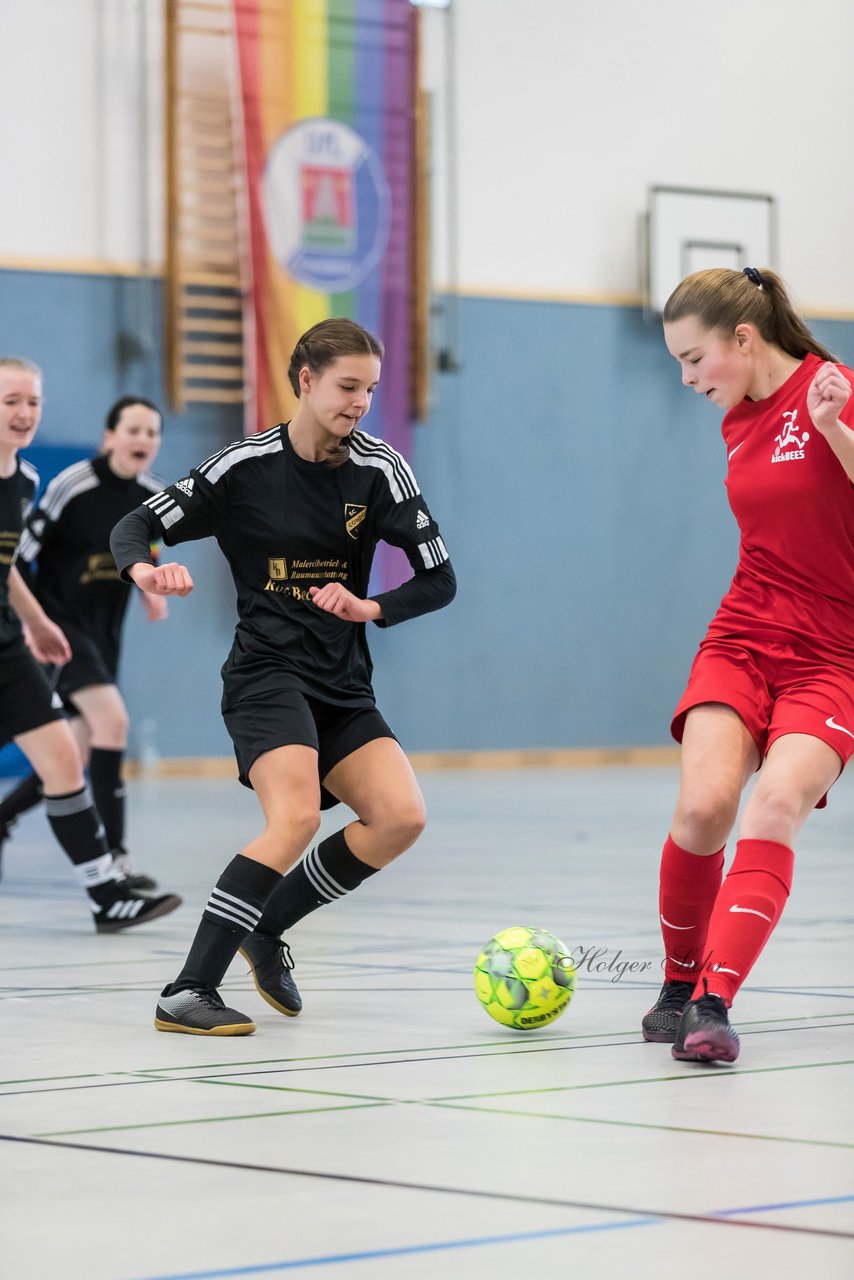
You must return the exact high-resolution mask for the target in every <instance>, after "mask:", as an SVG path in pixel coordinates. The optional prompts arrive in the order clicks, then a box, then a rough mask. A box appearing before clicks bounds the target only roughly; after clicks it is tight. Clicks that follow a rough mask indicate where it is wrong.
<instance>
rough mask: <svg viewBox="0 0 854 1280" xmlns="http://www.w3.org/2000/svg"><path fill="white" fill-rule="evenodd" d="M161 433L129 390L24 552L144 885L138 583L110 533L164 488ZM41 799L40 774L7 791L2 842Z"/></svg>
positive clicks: (36, 521)
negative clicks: (136, 681) (128, 631)
mask: <svg viewBox="0 0 854 1280" xmlns="http://www.w3.org/2000/svg"><path fill="white" fill-rule="evenodd" d="M160 436H161V414H160V410H159V409H158V408H157V406H156V405H155V404H152V402H151V401H150V400H145V399H143V398H142V397H139V396H123V397H122V399H120V400H118V401H116V403H115V404H114V405H113V406H112V407H111V408H110V410H109V412H108V413H107V420H106V425H105V428H104V439H103V442H102V451H101V453H100V454H99V455H98V456H97V457H95V458H90V459H87V460H85V461H82V462H75V463H73V464H72V465H71V466H70V467H66V468H65V470H64V471H60V473H59V474H58V475H57V476H55V477H54V478H53V480H51V481H50V483H49V484H48V486H47V488H46V489H45V492H44V494H43V495H42V497H41V499H40V500H39V503H38V506H37V507H36V508H35V509H34V510H33V511H31V512H30V515H29V517H28V519H27V525H26V528H25V530H24V533H23V535H22V537H21V542H20V547H19V550H18V563H19V565H20V567H21V569H22V571H23V572H24V573H25V576H26V577H27V582H28V585H29V586H30V588H31V589H32V591H33V594H34V595H35V596H36V598H37V600H38V601H39V603H40V604H41V606H42V607H43V609H44V610H45V612H46V613H47V614H48V616H49V617H50V618H51V619H52V620H53V621H54V622H56V623H57V624H58V625H59V626H60V627H61V628H62V630H63V632H64V634H65V637H66V639H67V640H68V642H69V644H70V645H71V652H72V656H71V659H70V660H69V661H68V662H67V663H66V664H65V666H63V667H62V668H61V669H60V671H59V675H58V677H57V681H56V689H57V692H58V693H59V695H60V698H61V699H62V702H63V705H64V707H65V710H66V711H67V713H68V714H69V716H70V717H71V727H72V731H73V732H74V735H75V737H76V738H77V742H78V744H79V746H80V749H81V753H82V755H83V759H84V762H86V764H87V767H88V772H89V782H90V785H91V787H92V794H93V797H94V801H95V807H96V808H97V810H98V812H99V814H100V815H101V820H102V822H103V823H104V828H105V832H106V839H107V847H108V848H109V850H110V852H111V853H112V855H113V861H114V862H115V864H116V865H117V866H118V867H119V868H120V869H121V870H122V871H124V873H125V875H126V876H127V878H128V883H129V884H130V885H131V886H132V887H133V888H135V889H154V888H155V887H156V885H155V882H154V880H152V879H151V877H150V876H146V875H144V874H142V873H138V872H135V871H134V870H133V868H132V867H131V865H130V859H129V857H128V854H127V852H126V850H125V847H124V838H125V804H124V800H125V793H124V786H123V783H122V766H123V762H124V755H125V750H126V747H127V733H128V714H127V709H126V707H125V704H124V701H123V699H122V696H121V694H120V692H119V690H118V687H117V685H116V678H117V673H118V665H119V652H120V644H121V632H122V624H123V622H124V618H125V613H126V611H127V606H128V601H129V598H130V594H131V591H132V590H133V588H132V587H131V586H129V585H128V583H126V582H124V581H123V580H122V578H121V577H120V576H119V573H118V570H117V569H116V565H115V561H114V560H113V557H112V555H111V554H110V533H111V532H112V530H113V528H114V526H115V525H116V524H117V523H118V521H119V520H120V519H121V518H122V516H125V515H127V514H128V512H129V511H133V510H134V508H135V507H137V506H139V504H140V502H142V501H144V499H145V498H148V497H150V496H151V494H152V493H157V492H158V490H159V489H160V484H159V483H158V482H157V481H156V480H155V479H154V477H153V476H151V475H150V474H149V470H148V469H149V467H150V466H151V464H152V463H153V462H154V459H155V458H156V456H157V451H158V449H159V448H160ZM139 594H140V597H141V600H142V604H143V607H144V609H145V612H146V615H147V617H148V619H149V621H150V622H157V621H160V620H161V619H162V618H164V617H165V616H166V612H167V606H166V601H165V600H164V599H163V597H162V596H153V595H146V594H145V593H144V592H140V593H139ZM40 799H41V781H40V779H39V777H38V775H37V774H35V773H32V774H30V775H29V777H27V778H24V779H23V781H22V782H21V783H19V785H18V786H17V787H15V789H14V790H13V791H11V792H10V793H9V795H7V796H5V797H4V798H3V800H2V802H0V842H2V841H3V840H5V839H6V838H7V837H8V835H9V832H10V830H11V828H12V826H13V825H14V822H15V820H16V819H17V818H18V817H19V816H20V814H22V813H24V812H26V811H27V810H28V809H31V808H32V807H33V806H34V805H35V804H37V803H38V802H39V800H40Z"/></svg>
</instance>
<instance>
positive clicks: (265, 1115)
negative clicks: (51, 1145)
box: [31, 1102, 388, 1138]
mask: <svg viewBox="0 0 854 1280" xmlns="http://www.w3.org/2000/svg"><path fill="white" fill-rule="evenodd" d="M387 1105H388V1104H387V1103H386V1102H365V1103H349V1104H347V1105H346V1106H342V1107H306V1108H304V1109H301V1108H300V1107H291V1108H290V1109H289V1110H288V1111H254V1112H251V1113H248V1114H247V1115H243V1116H200V1117H199V1118H198V1119H195V1120H152V1121H150V1122H148V1123H146V1124H106V1125H100V1126H99V1127H98V1128H96V1129H56V1130H54V1131H52V1132H50V1133H34V1134H32V1135H31V1136H32V1137H34V1138H75V1137H77V1138H79V1137H82V1136H83V1135H84V1134H87V1133H126V1132H127V1131H128V1130H130V1129H145V1130H148V1129H177V1128H180V1127H182V1126H184V1125H190V1124H225V1123H227V1122H229V1121H232V1120H269V1119H272V1118H274V1117H276V1116H310V1115H317V1114H318V1113H320V1112H325V1111H326V1112H328V1111H366V1110H367V1109H368V1108H369V1107H384V1106H387Z"/></svg>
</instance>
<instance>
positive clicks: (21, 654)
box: [0, 636, 62, 743]
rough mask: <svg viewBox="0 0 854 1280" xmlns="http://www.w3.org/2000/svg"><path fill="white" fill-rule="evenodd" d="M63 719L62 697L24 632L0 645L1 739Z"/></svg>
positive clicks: (5, 740) (10, 737) (1, 740)
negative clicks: (28, 642)
mask: <svg viewBox="0 0 854 1280" xmlns="http://www.w3.org/2000/svg"><path fill="white" fill-rule="evenodd" d="M61 719H62V706H61V704H60V701H59V698H58V697H57V696H56V694H54V692H53V690H52V689H51V687H50V683H49V681H48V678H47V676H46V675H45V673H44V671H43V670H42V668H41V667H40V666H39V664H38V663H37V662H36V660H35V658H34V657H33V655H32V654H31V653H30V651H29V649H28V648H27V646H26V645H25V644H24V638H23V636H19V637H17V638H16V639H14V640H11V641H10V642H9V643H8V644H5V645H3V646H2V648H0V743H7V742H10V741H11V740H12V738H17V737H18V736H19V735H20V734H22V733H30V732H31V730H33V729H40V728H41V727H42V725H43V724H50V723H51V721H52V720H61Z"/></svg>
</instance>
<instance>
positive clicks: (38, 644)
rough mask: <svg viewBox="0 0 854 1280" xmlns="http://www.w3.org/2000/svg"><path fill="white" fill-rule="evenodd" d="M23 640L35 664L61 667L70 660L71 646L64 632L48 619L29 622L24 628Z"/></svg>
mask: <svg viewBox="0 0 854 1280" xmlns="http://www.w3.org/2000/svg"><path fill="white" fill-rule="evenodd" d="M24 639H25V640H26V642H27V648H28V649H29V651H30V653H31V654H32V655H33V657H34V658H35V660H36V662H42V663H44V664H46V665H49V666H55V667H61V666H64V664H65V663H66V662H68V661H69V660H70V658H71V645H70V644H69V643H68V641H67V640H66V638H65V634H64V632H63V631H61V630H60V628H59V627H58V626H57V625H56V623H55V622H51V620H50V618H45V619H43V620H42V621H39V622H30V623H29V625H28V626H26V627H25V628H24Z"/></svg>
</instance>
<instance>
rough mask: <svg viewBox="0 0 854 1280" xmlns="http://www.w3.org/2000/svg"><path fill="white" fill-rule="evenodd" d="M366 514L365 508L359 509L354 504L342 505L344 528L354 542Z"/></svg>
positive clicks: (366, 509) (346, 503)
mask: <svg viewBox="0 0 854 1280" xmlns="http://www.w3.org/2000/svg"><path fill="white" fill-rule="evenodd" d="M367 514H368V508H367V507H360V506H359V505H358V504H357V503H354V502H345V503H344V527H345V529H346V530H347V533H348V534H349V536H350V537H351V538H352V539H353V540H354V541H355V540H356V538H358V536H359V534H360V533H361V530H362V524H363V523H364V520H365V516H366V515H367Z"/></svg>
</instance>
